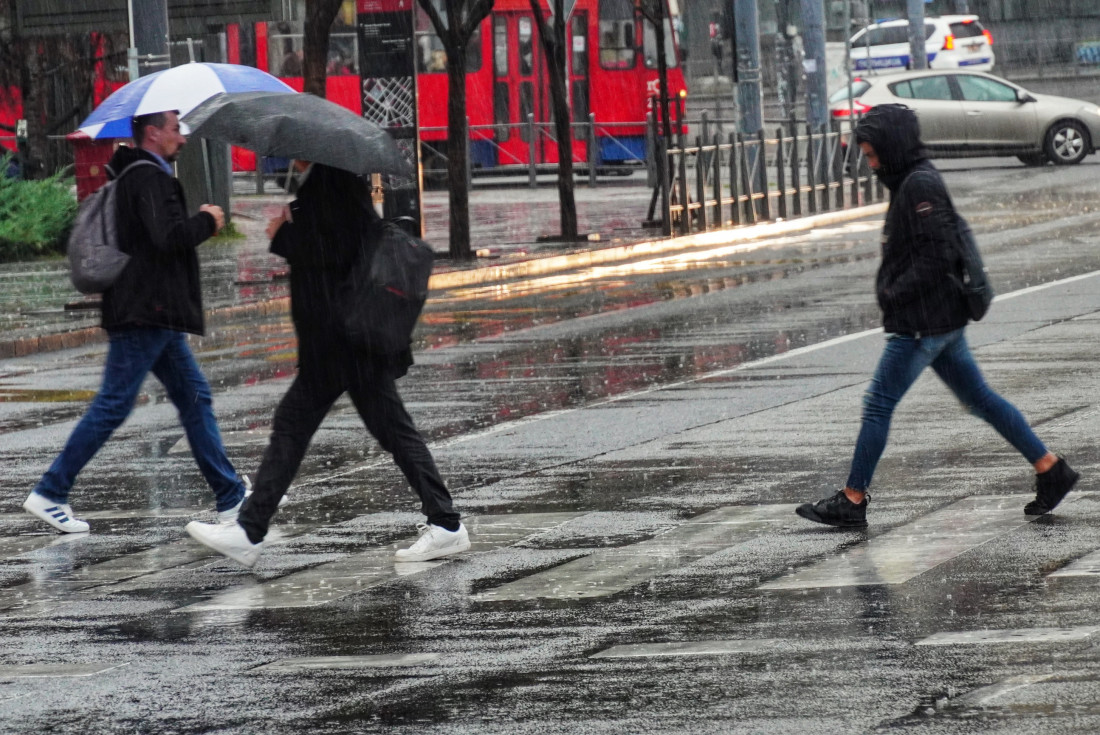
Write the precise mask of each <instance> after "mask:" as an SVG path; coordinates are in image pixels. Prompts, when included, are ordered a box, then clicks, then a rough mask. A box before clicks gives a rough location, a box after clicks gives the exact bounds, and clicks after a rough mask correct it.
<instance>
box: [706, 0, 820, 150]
mask: <svg viewBox="0 0 1100 735" xmlns="http://www.w3.org/2000/svg"><path fill="white" fill-rule="evenodd" d="M820 1H821V0H818V2H820ZM727 2H728V0H727ZM756 3H757V0H733V18H734V28H735V29H736V34H735V36H736V38H735V39H734V40H735V46H736V47H735V48H734V50H733V56H734V65H735V68H736V70H737V80H738V83H737V97H738V101H739V102H740V111H741V115H740V117H741V119H740V128H741V132H742V133H744V134H745V135H754V134H755V133H756V131H758V130H760V129H761V128H763V127H764V101H763V98H762V96H761V94H762V91H761V88H760V11H759V9H758V8H757V4H756Z"/></svg>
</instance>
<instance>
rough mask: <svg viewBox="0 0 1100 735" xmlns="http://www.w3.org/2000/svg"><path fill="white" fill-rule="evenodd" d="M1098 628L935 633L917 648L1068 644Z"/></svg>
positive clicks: (1092, 633)
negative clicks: (999, 644)
mask: <svg viewBox="0 0 1100 735" xmlns="http://www.w3.org/2000/svg"><path fill="white" fill-rule="evenodd" d="M1097 632H1100V626H1096V625H1088V626H1083V627H1078V628H1017V629H1016V630H966V631H960V632H956V633H936V634H935V635H930V636H928V637H927V638H925V639H923V640H919V641H917V642H916V644H915V645H918V646H983V645H991V644H995V643H1068V642H1072V641H1085V640H1089V639H1090V638H1091V637H1092V636H1093V635H1095V634H1096V633H1097Z"/></svg>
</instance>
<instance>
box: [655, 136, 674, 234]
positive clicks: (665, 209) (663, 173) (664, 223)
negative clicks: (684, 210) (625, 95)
mask: <svg viewBox="0 0 1100 735" xmlns="http://www.w3.org/2000/svg"><path fill="white" fill-rule="evenodd" d="M657 158H658V160H659V161H660V163H659V164H658V165H657V175H658V176H660V178H661V234H662V235H664V236H665V237H671V236H672V212H670V211H669V208H670V206H671V202H670V200H669V193H668V186H669V183H668V168H669V160H668V141H667V140H665V137H664V136H663V135H662V136H660V137H659V138H657Z"/></svg>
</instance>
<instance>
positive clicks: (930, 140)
mask: <svg viewBox="0 0 1100 735" xmlns="http://www.w3.org/2000/svg"><path fill="white" fill-rule="evenodd" d="M889 89H890V92H892V93H893V95H894V96H895V97H897V98H899V101H900V102H902V103H903V104H906V105H908V106H909V107H911V108H913V111H914V112H916V113H917V117H918V118H919V119H920V130H921V139H922V140H923V141H924V144H925V145H926V146H927V147H928V148H929V149H930V150H932V151H938V152H941V153H943V152H950V151H954V150H960V149H962V148H964V147H965V146H966V120H965V117H964V115H963V108H962V103H961V102H959V101H958V100H957V99H956V98H955V93H954V90H953V88H952V87H951V82H950V80H949V78H948V75H946V74H937V75H933V76H918V77H911V78H909V79H906V80H903V81H900V82H894V83H893V84H890V85H889Z"/></svg>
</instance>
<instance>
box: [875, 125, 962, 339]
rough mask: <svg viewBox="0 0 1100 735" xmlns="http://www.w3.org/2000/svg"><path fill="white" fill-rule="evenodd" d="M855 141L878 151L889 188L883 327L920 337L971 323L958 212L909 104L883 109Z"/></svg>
mask: <svg viewBox="0 0 1100 735" xmlns="http://www.w3.org/2000/svg"><path fill="white" fill-rule="evenodd" d="M855 140H856V142H857V143H870V145H871V147H872V148H874V150H875V153H876V154H877V155H878V158H879V168H878V169H877V171H876V174H877V175H878V177H879V178H880V179H881V180H882V182H883V184H885V186H886V188H888V189H889V190H890V206H889V208H888V209H887V211H886V224H885V226H884V227H883V231H882V263H881V265H880V266H879V270H878V276H877V278H876V279H875V286H876V295H877V297H878V304H879V307H880V308H881V309H882V324H883V328H884V329H885V331H887V332H889V333H894V334H908V335H912V336H916V337H920V336H924V335H933V334H943V333H945V332H951V331H954V330H956V329H959V328H961V327H964V326H966V323H967V321H968V320H969V317H968V315H967V310H966V304H965V301H964V299H963V295H962V293H961V291H960V290H959V288H958V285H957V283H958V280H957V279H960V278H961V275H962V258H961V257H960V256H959V254H958V251H957V249H956V247H955V239H956V237H957V235H956V232H957V215H956V214H955V208H954V205H953V204H952V202H951V197H950V195H949V194H948V193H947V186H946V185H945V184H944V182H943V178H942V177H941V176H940V173H939V171H937V170H936V167H935V166H933V165H932V163H931V162H930V161H928V159H927V154H926V152H925V150H924V145H923V144H922V143H921V140H920V126H919V124H918V122H917V116H916V114H914V113H913V111H912V110H910V109H909V108H908V107H905V106H904V105H879V106H877V107H875V108H873V109H872V110H870V111H869V112H868V113H867V114H866V115H865V116H864V117H863V119H862V120H861V121H860V123H859V124H858V125H857V126H856V129H855ZM952 276H955V278H952Z"/></svg>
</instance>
